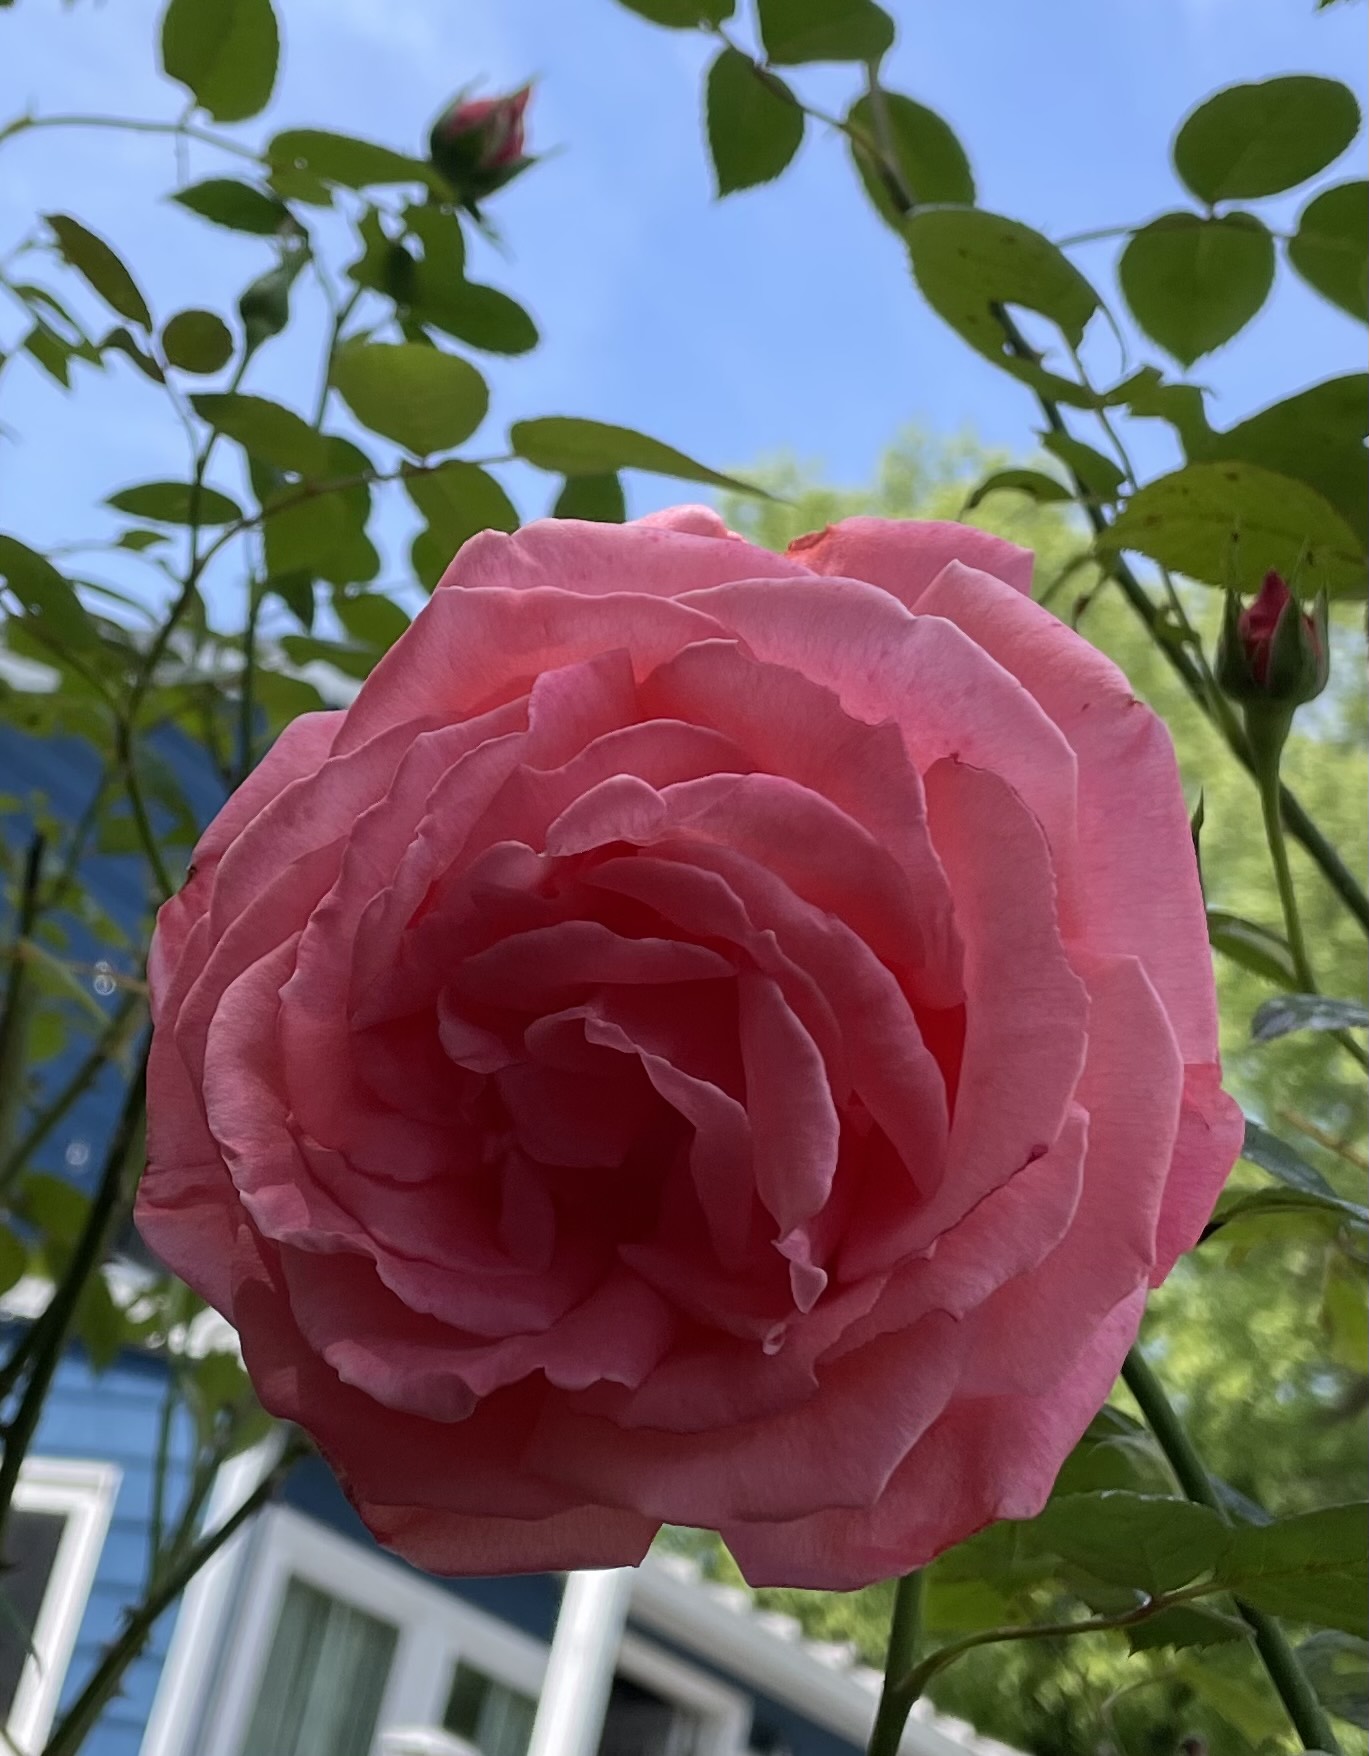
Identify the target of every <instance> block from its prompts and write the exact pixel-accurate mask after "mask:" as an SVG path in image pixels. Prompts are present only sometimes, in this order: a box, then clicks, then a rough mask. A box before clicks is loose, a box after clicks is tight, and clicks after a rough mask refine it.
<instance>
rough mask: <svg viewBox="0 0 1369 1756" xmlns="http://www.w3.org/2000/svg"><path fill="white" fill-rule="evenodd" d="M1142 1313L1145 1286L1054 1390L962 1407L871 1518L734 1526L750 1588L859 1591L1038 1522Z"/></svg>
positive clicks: (898, 1476) (730, 1538) (933, 1434)
mask: <svg viewBox="0 0 1369 1756" xmlns="http://www.w3.org/2000/svg"><path fill="white" fill-rule="evenodd" d="M1144 1306H1145V1292H1144V1289H1139V1290H1138V1291H1136V1292H1135V1293H1132V1294H1131V1295H1130V1296H1129V1297H1128V1298H1126V1299H1124V1300H1123V1301H1122V1303H1121V1304H1120V1305H1118V1306H1117V1308H1116V1309H1115V1310H1113V1311H1112V1312H1110V1313H1109V1314H1108V1317H1107V1319H1106V1320H1105V1322H1104V1323H1103V1324H1102V1325H1101V1327H1100V1328H1099V1330H1098V1332H1097V1334H1096V1335H1095V1336H1094V1337H1093V1339H1092V1341H1091V1342H1090V1344H1089V1346H1088V1348H1087V1349H1086V1350H1085V1352H1084V1353H1083V1354H1082V1355H1081V1356H1080V1357H1079V1358H1078V1359H1077V1360H1076V1361H1075V1362H1074V1364H1073V1365H1072V1366H1071V1367H1070V1369H1069V1371H1068V1372H1067V1373H1066V1375H1065V1376H1064V1377H1063V1378H1062V1379H1061V1380H1060V1382H1059V1383H1057V1384H1056V1385H1054V1386H1053V1387H1052V1389H1051V1390H1050V1391H1049V1392H1048V1393H1047V1394H1046V1395H1044V1396H1039V1397H1022V1396H1018V1397H1014V1396H992V1397H981V1398H977V1399H969V1400H967V1401H963V1402H962V1401H955V1402H953V1403H952V1404H951V1406H950V1407H949V1408H948V1409H947V1411H946V1413H945V1414H944V1415H943V1416H942V1417H941V1419H940V1420H939V1421H938V1422H937V1423H936V1425H935V1426H934V1427H932V1429H931V1430H930V1432H928V1433H927V1434H926V1435H925V1436H924V1438H923V1439H922V1440H921V1441H920V1442H919V1443H918V1444H917V1445H915V1446H914V1447H913V1449H912V1450H911V1451H910V1452H909V1454H908V1456H907V1457H906V1458H905V1459H904V1461H903V1463H902V1465H901V1466H900V1467H899V1469H898V1471H897V1472H896V1473H895V1475H894V1476H893V1478H892V1480H891V1481H890V1482H889V1484H888V1486H887V1487H886V1488H885V1490H884V1493H883V1494H882V1495H881V1496H880V1498H879V1500H878V1501H877V1502H876V1504H875V1505H874V1506H873V1507H872V1508H871V1509H870V1510H869V1511H868V1512H843V1511H833V1512H821V1513H819V1514H817V1516H816V1517H813V1518H800V1519H793V1520H790V1521H788V1522H784V1523H760V1522H755V1523H735V1524H726V1525H724V1526H723V1527H722V1530H721V1533H720V1534H721V1536H722V1539H723V1541H724V1542H725V1543H726V1544H727V1546H728V1548H729V1549H730V1550H731V1551H732V1555H733V1557H734V1559H735V1560H736V1563H737V1565H738V1566H739V1567H740V1568H741V1570H742V1573H743V1574H744V1575H745V1577H746V1579H747V1582H748V1583H749V1584H751V1585H753V1586H763V1585H776V1584H779V1583H780V1582H781V1581H782V1582H783V1583H785V1584H786V1585H798V1586H808V1587H812V1588H814V1589H817V1590H823V1591H855V1590H857V1589H859V1587H861V1586H863V1585H872V1584H874V1583H875V1581H876V1580H880V1579H891V1578H894V1577H895V1576H896V1575H898V1574H901V1573H907V1572H910V1571H911V1570H912V1569H913V1568H915V1567H923V1566H925V1565H926V1564H927V1562H928V1561H930V1560H933V1559H934V1558H935V1557H936V1556H937V1555H939V1554H941V1553H942V1552H943V1550H945V1549H949V1548H951V1547H952V1545H953V1544H955V1543H958V1542H963V1541H964V1540H965V1538H966V1537H968V1536H973V1535H974V1533H975V1531H977V1530H982V1529H983V1527H984V1526H985V1525H986V1524H991V1523H992V1522H993V1521H994V1519H996V1518H1034V1517H1035V1516H1036V1514H1037V1513H1038V1512H1039V1511H1040V1510H1041V1508H1042V1507H1043V1506H1044V1505H1045V1503H1046V1501H1047V1500H1048V1499H1049V1497H1050V1491H1051V1489H1052V1488H1053V1487H1054V1485H1055V1478H1056V1476H1057V1475H1058V1474H1059V1471H1060V1465H1061V1464H1062V1463H1063V1462H1064V1461H1065V1458H1066V1457H1067V1456H1068V1455H1069V1453H1070V1451H1071V1449H1072V1448H1073V1447H1074V1445H1075V1444H1076V1443H1077V1441H1078V1440H1079V1437H1080V1435H1081V1434H1082V1433H1083V1431H1084V1429H1085V1427H1087V1426H1088V1424H1089V1422H1090V1421H1091V1420H1092V1419H1093V1417H1094V1415H1095V1414H1097V1412H1098V1410H1099V1408H1100V1407H1101V1406H1102V1404H1103V1401H1104V1399H1105V1398H1106V1396H1107V1393H1108V1391H1109V1390H1110V1389H1111V1387H1112V1385H1113V1383H1114V1382H1115V1381H1116V1378H1117V1374H1118V1372H1119V1371H1120V1369H1121V1365H1122V1361H1123V1360H1124V1359H1125V1358H1126V1353H1127V1349H1128V1348H1129V1347H1130V1346H1131V1344H1132V1342H1133V1341H1135V1339H1136V1331H1137V1329H1138V1328H1139V1326H1140V1322H1141V1312H1142V1310H1143V1309H1144Z"/></svg>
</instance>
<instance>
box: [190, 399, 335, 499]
mask: <svg viewBox="0 0 1369 1756" xmlns="http://www.w3.org/2000/svg"><path fill="white" fill-rule="evenodd" d="M190 401H191V404H192V406H193V408H194V410H195V412H196V414H197V415H199V416H200V417H201V419H203V420H206V421H208V422H209V424H210V426H211V427H213V428H214V429H215V430H216V431H218V432H220V433H223V434H225V435H226V436H227V437H228V438H229V439H234V440H236V441H237V443H238V444H239V445H241V446H242V448H243V450H244V451H246V452H249V453H250V454H251V455H252V456H253V457H255V458H258V459H259V460H260V461H261V462H263V463H269V464H271V465H272V466H273V467H274V468H275V469H279V470H290V471H292V472H293V473H294V474H295V475H300V476H308V477H313V478H322V477H324V476H326V475H327V474H328V440H327V439H325V438H324V437H323V435H322V434H321V433H316V432H315V431H314V429H313V428H312V427H311V426H310V425H309V423H308V422H307V421H306V420H305V419H304V417H303V416H302V415H297V414H296V413H295V411H294V410H293V409H288V408H285V407H283V406H282V404H280V403H278V402H272V401H271V400H270V398H269V397H265V396H249V395H247V394H246V393H245V392H243V391H228V392H224V393H222V394H220V393H217V392H215V393H214V394H211V395H203V396H192V397H191V399H190Z"/></svg>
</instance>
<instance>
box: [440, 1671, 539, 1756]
mask: <svg viewBox="0 0 1369 1756" xmlns="http://www.w3.org/2000/svg"><path fill="white" fill-rule="evenodd" d="M536 1716H537V1703H536V1702H535V1701H534V1700H533V1698H532V1696H530V1695H522V1694H520V1693H519V1691H518V1690H517V1689H510V1688H508V1687H507V1685H506V1684H504V1683H500V1682H497V1681H496V1680H495V1679H494V1678H493V1677H489V1676H486V1674H485V1673H484V1671H482V1670H479V1669H478V1668H477V1667H476V1666H475V1665H472V1664H467V1663H466V1662H465V1660H464V1659H463V1660H462V1661H461V1663H460V1664H458V1665H457V1667H456V1674H455V1675H454V1676H453V1678H452V1691H451V1694H450V1695H449V1696H448V1697H447V1711H446V1713H445V1714H444V1715H443V1716H442V1724H443V1726H444V1727H445V1728H446V1730H447V1731H449V1732H455V1733H456V1734H457V1735H458V1737H462V1738H468V1739H469V1740H470V1742H471V1743H472V1744H474V1745H475V1747H476V1749H477V1750H479V1751H480V1756H526V1753H527V1748H528V1745H529V1744H530V1743H531V1742H532V1722H533V1720H534V1719H535V1718H536Z"/></svg>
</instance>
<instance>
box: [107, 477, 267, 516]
mask: <svg viewBox="0 0 1369 1756" xmlns="http://www.w3.org/2000/svg"><path fill="white" fill-rule="evenodd" d="M195 500H196V495H195V491H194V487H193V485H192V484H191V483H190V482H140V483H139V484H138V485H137V486H136V487H133V488H120V490H119V492H118V493H117V494H111V495H110V496H109V498H108V499H107V500H106V501H105V505H106V506H112V507H113V508H114V510H115V511H116V512H127V513H128V515H129V516H130V517H131V518H150V519H151V520H152V521H153V523H154V524H189V523H190V522H191V504H192V501H195ZM197 510H198V514H199V522H200V523H201V524H232V523H234V522H235V521H236V520H237V519H239V518H241V517H242V508H241V507H240V506H238V505H237V504H235V502H234V501H232V500H230V499H229V498H228V496H227V494H221V493H220V492H219V491H218V489H217V488H205V487H202V488H201V489H200V491H199V496H198V503H197Z"/></svg>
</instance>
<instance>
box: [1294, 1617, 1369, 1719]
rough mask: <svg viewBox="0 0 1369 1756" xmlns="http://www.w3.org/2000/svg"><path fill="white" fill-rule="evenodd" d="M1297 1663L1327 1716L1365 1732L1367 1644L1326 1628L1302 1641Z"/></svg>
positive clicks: (1368, 1679) (1368, 1669) (1367, 1716)
mask: <svg viewBox="0 0 1369 1756" xmlns="http://www.w3.org/2000/svg"><path fill="white" fill-rule="evenodd" d="M1298 1662H1299V1663H1300V1664H1301V1666H1302V1668H1303V1670H1304V1671H1305V1672H1306V1673H1307V1676H1308V1678H1309V1680H1310V1681H1311V1684H1312V1687H1313V1688H1314V1689H1315V1690H1316V1692H1317V1694H1318V1696H1319V1697H1320V1698H1321V1704H1322V1706H1323V1707H1324V1708H1326V1709H1327V1711H1328V1712H1329V1713H1334V1714H1336V1715H1337V1716H1338V1717H1339V1718H1340V1719H1345V1720H1349V1722H1350V1724H1351V1725H1356V1726H1359V1727H1360V1728H1361V1729H1362V1730H1365V1731H1369V1645H1366V1643H1365V1642H1364V1641H1363V1640H1356V1639H1355V1637H1354V1636H1353V1635H1351V1634H1338V1633H1336V1632H1334V1631H1333V1630H1331V1629H1327V1630H1326V1631H1324V1632H1323V1633H1321V1634H1313V1635H1312V1636H1311V1637H1310V1638H1309V1639H1307V1640H1304V1641H1303V1642H1302V1644H1301V1645H1300V1646H1299V1647H1298Z"/></svg>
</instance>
